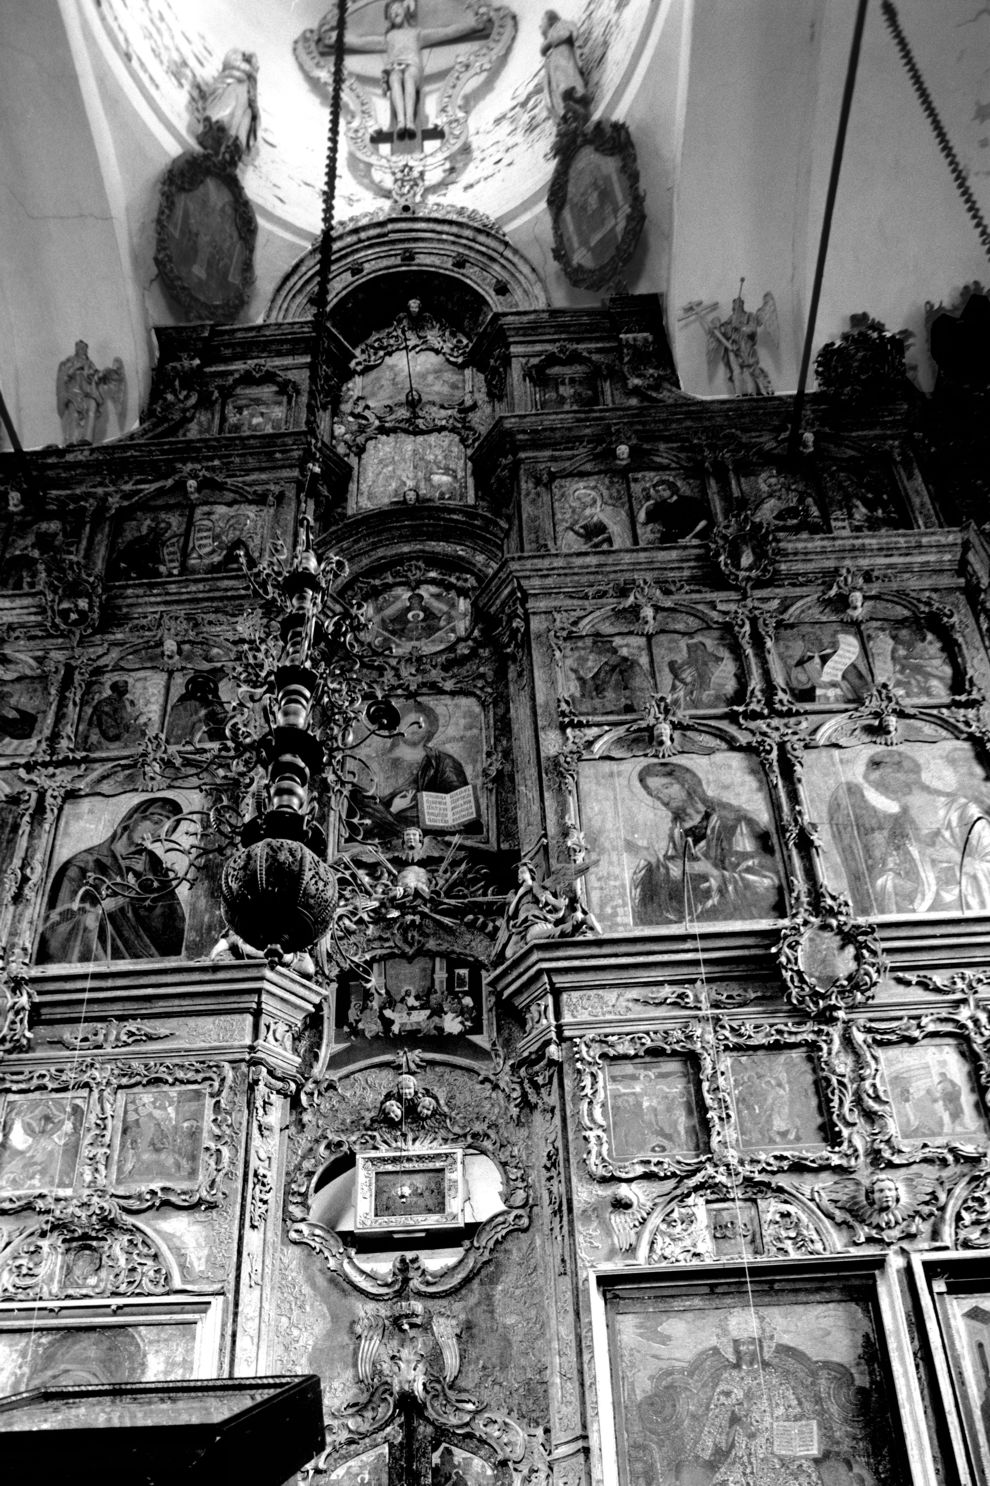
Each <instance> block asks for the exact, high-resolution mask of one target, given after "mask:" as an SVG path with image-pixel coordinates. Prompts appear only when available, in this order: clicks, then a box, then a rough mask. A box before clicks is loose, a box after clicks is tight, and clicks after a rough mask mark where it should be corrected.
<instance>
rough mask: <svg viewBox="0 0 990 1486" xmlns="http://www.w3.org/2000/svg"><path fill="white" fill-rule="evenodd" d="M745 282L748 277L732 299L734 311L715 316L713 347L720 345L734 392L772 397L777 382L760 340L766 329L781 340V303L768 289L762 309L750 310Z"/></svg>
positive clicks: (710, 330) (710, 329) (711, 329)
mask: <svg viewBox="0 0 990 1486" xmlns="http://www.w3.org/2000/svg"><path fill="white" fill-rule="evenodd" d="M745 282H746V280H745V279H740V280H739V293H738V294H737V295H736V297H735V299H734V300H733V301H732V314H731V315H729V317H728V319H726V320H722V321H720V322H716V321H715V320H712V322H711V323H710V325H709V326H708V334H709V337H710V341H711V344H712V348H713V351H714V350H715V348H716V347H717V349H718V352H719V354H720V355H721V358H722V364H723V366H724V367H725V372H726V376H727V377H728V379H729V386H730V387H731V388H732V390H733V392H736V391H738V393H739V396H740V397H747V396H756V397H772V396H773V383H772V382H771V381H770V378H769V377H768V376H767V374H766V372H765V371H764V370H763V368H762V366H761V365H760V355H759V352H758V350H757V349H756V340H757V337H758V335H759V334H760V332H761V331H765V332H766V334H767V335H768V336H769V338H770V340H771V342H772V343H773V344H774V345H776V344H777V303H776V300H775V299H774V297H773V295H772V294H770V293H769V292H768V293H766V294H764V296H763V301H762V303H761V305H760V307H759V309H758V310H748V309H747V308H746V302H745V300H744V299H743V297H742V289H743V284H744V283H745ZM733 362H735V367H733ZM737 376H738V378H739V386H738V389H737V387H736V377H737ZM747 382H748V383H749V384H750V385H749V386H747Z"/></svg>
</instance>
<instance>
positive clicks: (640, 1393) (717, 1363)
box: [591, 1257, 932, 1486]
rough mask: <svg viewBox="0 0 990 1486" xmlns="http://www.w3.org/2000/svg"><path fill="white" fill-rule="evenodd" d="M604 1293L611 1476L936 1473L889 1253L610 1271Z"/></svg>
mask: <svg viewBox="0 0 990 1486" xmlns="http://www.w3.org/2000/svg"><path fill="white" fill-rule="evenodd" d="M591 1295H592V1329H593V1339H594V1352H595V1371H596V1380H597V1385H598V1397H599V1406H600V1418H601V1424H602V1433H601V1445H602V1452H603V1461H602V1466H603V1473H604V1479H606V1480H615V1481H618V1483H619V1486H640V1483H642V1482H645V1481H711V1480H715V1481H725V1482H730V1481H731V1482H737V1481H762V1480H764V1479H766V1480H771V1479H772V1480H773V1481H774V1482H776V1483H779V1486H785V1483H786V1486H826V1483H832V1482H834V1483H839V1482H843V1483H846V1482H848V1483H849V1486H853V1483H856V1486H859V1483H864V1486H895V1483H897V1486H902V1483H905V1482H912V1481H914V1480H918V1481H928V1480H931V1479H932V1476H931V1474H930V1471H931V1466H932V1461H931V1450H930V1445H929V1443H928V1439H927V1437H926V1435H925V1434H924V1432H923V1431H924V1426H923V1423H922V1422H921V1421H922V1420H923V1418H924V1411H923V1409H922V1405H921V1401H920V1398H919V1397H918V1389H917V1383H916V1381H915V1379H914V1376H913V1369H912V1365H911V1354H910V1345H909V1339H908V1333H907V1328H906V1325H905V1323H904V1316H903V1311H902V1309H901V1303H900V1300H899V1298H898V1295H897V1290H896V1285H895V1283H894V1280H893V1278H892V1276H891V1275H890V1274H889V1273H888V1272H887V1266H886V1264H885V1261H884V1260H883V1259H881V1258H879V1257H878V1258H875V1259H874V1258H870V1259H861V1258H857V1259H855V1260H833V1261H828V1262H824V1263H823V1262H819V1263H817V1264H816V1265H814V1266H812V1265H810V1264H807V1263H800V1262H798V1263H787V1262H780V1263H767V1262H759V1261H757V1262H756V1263H755V1264H753V1265H749V1266H747V1267H746V1268H743V1267H742V1266H736V1265H732V1266H726V1265H724V1264H723V1265H719V1266H718V1268H717V1269H716V1268H715V1267H700V1268H696V1269H695V1270H693V1271H692V1274H691V1277H690V1280H688V1279H686V1278H685V1277H684V1276H683V1275H681V1276H677V1275H675V1274H672V1273H671V1271H670V1270H667V1271H663V1270H652V1271H647V1272H645V1273H644V1272H641V1273H639V1274H638V1275H636V1277H635V1278H633V1277H631V1276H630V1275H629V1273H628V1271H626V1272H625V1273H624V1274H623V1273H622V1272H621V1271H615V1272H609V1271H603V1270H599V1271H597V1272H595V1273H593V1274H592V1276H591ZM895 1374H896V1377H897V1380H898V1386H897V1388H896V1389H895V1387H894V1386H893V1378H894V1376H895ZM740 1421H743V1422H742V1423H741V1422H740Z"/></svg>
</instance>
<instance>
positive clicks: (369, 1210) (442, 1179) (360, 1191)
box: [354, 1147, 464, 1233]
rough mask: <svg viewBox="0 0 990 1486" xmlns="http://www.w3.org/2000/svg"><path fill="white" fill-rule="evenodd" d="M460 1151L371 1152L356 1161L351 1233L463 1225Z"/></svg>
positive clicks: (461, 1157) (461, 1156) (462, 1161)
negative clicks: (352, 1227) (353, 1231)
mask: <svg viewBox="0 0 990 1486" xmlns="http://www.w3.org/2000/svg"><path fill="white" fill-rule="evenodd" d="M463 1210H464V1152H463V1151H462V1150H460V1149H459V1148H454V1147H451V1148H445V1149H439V1148H437V1149H429V1150H411V1151H371V1152H367V1153H359V1154H358V1156H357V1179H356V1183H355V1205H354V1228H355V1232H364V1233H392V1232H395V1231H400V1232H403V1231H408V1230H409V1229H417V1230H419V1229H423V1228H430V1229H447V1228H460V1227H462V1226H463V1222H464V1219H463Z"/></svg>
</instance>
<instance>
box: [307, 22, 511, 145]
mask: <svg viewBox="0 0 990 1486" xmlns="http://www.w3.org/2000/svg"><path fill="white" fill-rule="evenodd" d="M491 29H492V22H491V19H490V18H486V19H484V20H480V21H479V20H475V19H470V20H468V19H465V20H463V21H457V22H454V24H452V25H449V26H432V27H428V28H421V27H419V26H417V25H416V0H386V4H385V34H384V36H352V37H348V39H347V42H346V50H347V51H350V52H382V53H384V59H385V60H384V66H383V67H382V84H383V87H384V90H385V91H386V93H387V96H388V97H389V99H390V100H391V104H392V112H393V114H394V115H395V137H396V139H415V137H416V134H417V129H416V111H417V108H418V106H419V94H420V89H421V87H422V81H423V48H424V47H431V46H443V45H445V44H447V43H449V42H454V41H468V40H470V39H471V38H473V37H476V36H488V35H489V34H490V32H491ZM336 31H337V25H336V15H335V13H333V12H331V13H328V14H327V15H325V16H324V17H323V20H322V21H321V22H320V24H319V26H318V27H317V32H316V44H317V47H318V49H319V50H320V51H321V52H324V53H329V52H332V51H333V46H334V40H335V37H336Z"/></svg>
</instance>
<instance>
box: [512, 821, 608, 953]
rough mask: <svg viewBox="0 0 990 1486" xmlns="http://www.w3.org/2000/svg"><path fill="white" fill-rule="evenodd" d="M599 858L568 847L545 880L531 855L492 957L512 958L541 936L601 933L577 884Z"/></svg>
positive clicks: (525, 861)
mask: <svg viewBox="0 0 990 1486" xmlns="http://www.w3.org/2000/svg"><path fill="white" fill-rule="evenodd" d="M598 860H599V859H598V858H597V857H586V854H585V852H584V850H583V849H582V850H581V851H580V852H577V851H574V850H571V849H568V851H567V856H566V857H565V858H564V859H559V860H557V861H556V862H554V864H553V869H552V871H551V872H550V875H549V876H548V877H547V878H545V879H543V880H541V879H540V878H539V877H537V874H536V872H535V870H534V868H533V863H532V861H531V860H529V858H527V857H524V858H523V859H522V861H521V862H520V863H519V866H518V868H517V872H518V881H519V886H518V887H517V888H516V891H515V893H514V894H513V896H512V897H511V898H510V900H509V906H508V907H507V909H506V911H505V918H504V920H503V922H502V927H501V929H500V930H499V933H498V938H497V939H496V941H495V948H494V951H493V955H492V958H493V960H494V961H495V962H496V963H498V961H499V960H509V959H511V958H512V956H513V955H517V954H518V953H519V952H520V950H522V949H524V948H525V947H526V945H527V944H532V943H534V942H535V941H536V940H538V939H574V938H577V936H578V935H580V934H600V933H601V932H602V929H601V925H600V924H599V922H598V920H597V919H596V918H595V916H594V914H593V913H592V912H591V910H590V909H588V908H586V907H585V906H584V904H583V903H582V902H581V900H580V898H579V897H578V896H577V891H576V884H577V880H578V878H579V877H582V876H583V875H584V873H585V872H587V871H588V869H589V868H590V867H593V866H594V865H595V863H596V862H597V861H598Z"/></svg>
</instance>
